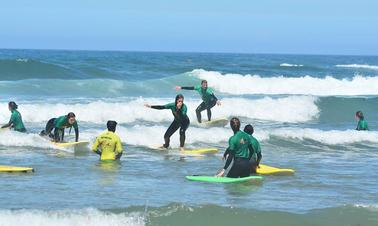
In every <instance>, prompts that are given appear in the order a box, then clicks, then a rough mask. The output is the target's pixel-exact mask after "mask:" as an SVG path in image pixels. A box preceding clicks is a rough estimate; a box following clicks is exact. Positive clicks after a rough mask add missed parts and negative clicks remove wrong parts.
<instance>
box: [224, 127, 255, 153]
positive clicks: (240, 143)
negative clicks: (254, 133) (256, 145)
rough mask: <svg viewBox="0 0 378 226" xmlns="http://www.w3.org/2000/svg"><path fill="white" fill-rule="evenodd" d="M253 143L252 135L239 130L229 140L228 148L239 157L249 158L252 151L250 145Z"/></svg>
mask: <svg viewBox="0 0 378 226" xmlns="http://www.w3.org/2000/svg"><path fill="white" fill-rule="evenodd" d="M251 144H252V147H253V142H252V138H251V136H250V135H248V134H247V133H245V132H243V131H238V132H237V133H236V134H235V135H233V136H232V137H230V139H229V140H228V145H229V147H228V149H229V150H230V151H231V152H233V154H234V156H235V157H238V158H249V157H250V151H249V148H248V146H249V145H251Z"/></svg>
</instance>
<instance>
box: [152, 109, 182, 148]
mask: <svg viewBox="0 0 378 226" xmlns="http://www.w3.org/2000/svg"><path fill="white" fill-rule="evenodd" d="M151 108H153V109H158V110H161V109H170V110H171V111H172V114H173V116H174V120H173V122H172V123H171V125H170V126H169V127H168V129H167V131H166V132H165V134H164V142H165V143H164V147H165V148H168V147H169V142H170V137H171V136H172V135H173V134H174V133H175V132H176V131H177V130H178V129H179V128H180V147H184V144H185V131H186V129H187V128H188V127H189V124H190V120H189V118H188V116H187V115H186V112H187V111H188V108H187V107H186V105H185V104H183V105H182V107H181V109H177V107H176V104H175V103H170V104H166V105H155V106H151Z"/></svg>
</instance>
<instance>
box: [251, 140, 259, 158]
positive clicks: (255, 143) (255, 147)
mask: <svg viewBox="0 0 378 226" xmlns="http://www.w3.org/2000/svg"><path fill="white" fill-rule="evenodd" d="M251 140H252V147H253V151H254V152H253V155H252V158H254V159H255V160H256V161H257V157H258V155H259V154H261V147H260V143H259V141H258V140H257V139H256V138H255V137H254V136H251Z"/></svg>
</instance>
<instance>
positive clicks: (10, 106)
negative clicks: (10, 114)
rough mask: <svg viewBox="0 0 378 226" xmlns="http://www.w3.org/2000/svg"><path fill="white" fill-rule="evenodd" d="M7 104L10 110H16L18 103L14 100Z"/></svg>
mask: <svg viewBox="0 0 378 226" xmlns="http://www.w3.org/2000/svg"><path fill="white" fill-rule="evenodd" d="M8 106H9V108H10V109H11V110H16V109H17V108H18V105H17V104H16V102H14V101H10V102H9V103H8Z"/></svg>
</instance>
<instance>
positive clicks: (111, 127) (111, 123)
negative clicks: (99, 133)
mask: <svg viewBox="0 0 378 226" xmlns="http://www.w3.org/2000/svg"><path fill="white" fill-rule="evenodd" d="M116 126H117V122H116V121H112V120H109V121H108V122H107V123H106V127H107V128H108V130H109V131H112V132H115V130H116Z"/></svg>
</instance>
